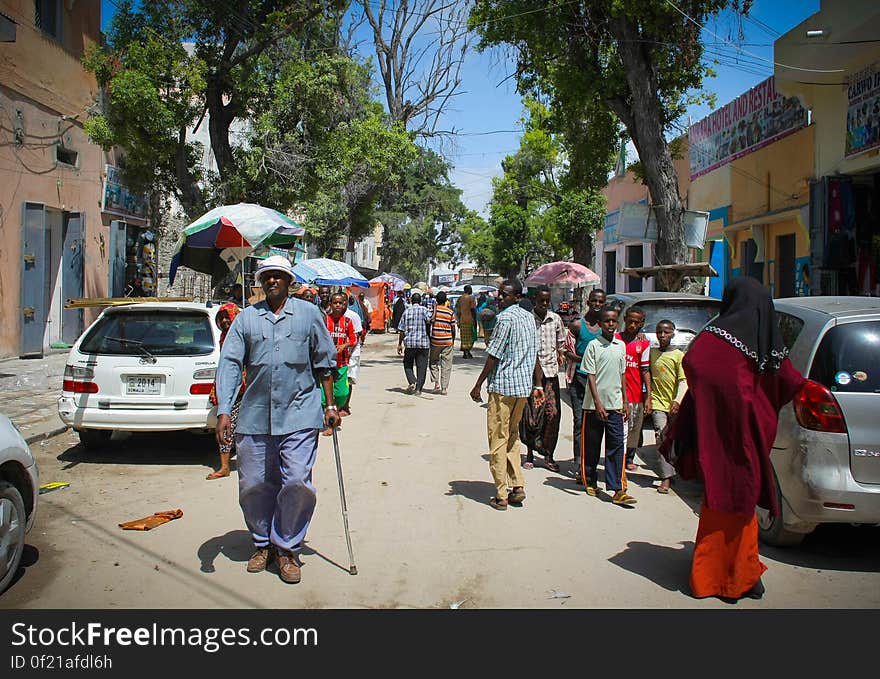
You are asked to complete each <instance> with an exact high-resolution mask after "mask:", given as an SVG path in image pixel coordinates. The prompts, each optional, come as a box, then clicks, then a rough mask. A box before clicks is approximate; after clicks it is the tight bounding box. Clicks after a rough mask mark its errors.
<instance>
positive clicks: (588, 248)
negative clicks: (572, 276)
mask: <svg viewBox="0 0 880 679" xmlns="http://www.w3.org/2000/svg"><path fill="white" fill-rule="evenodd" d="M571 255H572V256H571V259H572V261H573V262H575V263H576V264H583V265H584V266H585V267H587V268H588V269H592V268H593V235H592V234H590V233H586V234H584V235H583V236H582V237H581V238H578V239H577V240H576V241H575V242H574V243H573V244H572V248H571Z"/></svg>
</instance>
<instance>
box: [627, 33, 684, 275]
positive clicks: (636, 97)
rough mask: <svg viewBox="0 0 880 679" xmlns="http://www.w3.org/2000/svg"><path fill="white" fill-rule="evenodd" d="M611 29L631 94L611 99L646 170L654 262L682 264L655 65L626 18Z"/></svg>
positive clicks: (674, 179)
mask: <svg viewBox="0 0 880 679" xmlns="http://www.w3.org/2000/svg"><path fill="white" fill-rule="evenodd" d="M611 31H612V33H613V34H614V37H615V39H616V41H617V44H618V49H619V50H620V57H621V60H622V61H623V65H624V67H625V69H626V80H627V85H628V88H629V95H630V96H629V98H628V99H627V100H626V101H624V100H623V98H617V99H615V100H613V101H612V102H610V103H611V107H612V109H613V110H614V112H615V113H616V114H617V115H618V117H619V118H620V120H621V121H622V122H623V124H624V125H625V126H626V128H627V130H628V131H629V133H630V136H631V137H632V140H633V143H634V144H635V147H636V150H637V151H638V153H639V159H640V160H641V163H642V167H643V168H644V175H645V183H646V184H647V185H648V190H649V191H650V192H651V202H652V204H653V207H654V214H655V215H656V218H657V244H656V247H655V254H656V257H657V264H659V265H662V264H685V263H687V257H688V250H687V247H686V246H685V244H684V223H683V219H682V218H683V216H684V207H683V206H682V202H681V197H680V196H679V194H678V174H677V173H676V171H675V166H674V165H673V163H672V156H671V155H670V153H669V148H668V146H667V144H666V138H665V137H664V136H663V131H664V130H663V112H662V110H663V109H662V105H661V103H660V100H659V97H658V88H657V78H656V75H655V72H654V68H653V64H652V62H651V59H650V55H649V53H648V51H647V49H646V48H645V44H644V43H643V42H642V40H641V35H640V33H639V31H638V28H637V27H636V26H635V25H633V24H631V23H630V21H629V20H628V19H627V18H626V17H618V18H615V19H613V20H612V21H611ZM657 282H658V284H659V288H660V289H661V290H669V291H677V290H678V289H679V288H680V286H681V285H682V283H683V279H682V277H681V276H680V275H676V274H671V275H665V276H663V277H659V276H658V279H657Z"/></svg>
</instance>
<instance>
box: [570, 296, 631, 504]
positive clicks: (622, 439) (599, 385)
mask: <svg viewBox="0 0 880 679" xmlns="http://www.w3.org/2000/svg"><path fill="white" fill-rule="evenodd" d="M617 318H618V314H617V311H616V310H614V309H608V308H605V309H603V310H602V312H601V314H600V315H599V325H600V327H601V328H602V334H601V335H600V336H599V337H597V338H596V339H594V340H593V341H591V342H590V343H589V344H588V345H587V349H586V351H585V352H584V358H583V361H582V363H581V370H582V371H583V372H584V373H586V374H587V385H588V389H587V393H586V394H584V424H583V432H584V436H583V441H584V444H583V445H584V451H583V454H582V455H581V480H582V481H583V483H584V486H586V488H587V494H588V495H591V496H594V497H595V496H596V493H597V488H596V487H597V485H598V479H599V472H598V465H599V448H600V447H601V445H602V435H603V434H604V435H605V488H606V490H608V491H613V492H614V496H613V497H612V498H611V501H612V502H613V503H614V504H616V505H633V504H635V502H636V499H635V498H633V497H632V496H630V495H627V494H626V492H625V491H624V490H623V488H622V476H623V458H624V455H625V454H626V448H625V443H626V433H625V430H624V427H623V423H624V421H626V419H627V417H628V416H629V412H628V408H629V404H628V403H627V401H626V399H625V398H624V394H626V345H625V344H624V343H623V340H621V339H619V338H618V337H615V331H616V330H617Z"/></svg>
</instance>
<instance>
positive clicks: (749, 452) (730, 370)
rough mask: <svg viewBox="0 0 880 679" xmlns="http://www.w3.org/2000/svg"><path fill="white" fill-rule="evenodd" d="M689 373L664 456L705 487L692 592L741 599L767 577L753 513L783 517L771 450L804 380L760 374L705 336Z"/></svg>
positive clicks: (787, 368) (693, 350)
mask: <svg viewBox="0 0 880 679" xmlns="http://www.w3.org/2000/svg"><path fill="white" fill-rule="evenodd" d="M683 366H684V371H685V375H686V376H687V381H688V392H687V394H686V395H685V397H684V400H683V401H682V404H681V409H680V411H679V414H678V417H677V418H676V419H675V421H674V422H673V424H672V426H671V427H670V430H669V433H668V434H667V437H666V439H665V440H664V442H663V444H662V445H661V447H660V452H661V453H662V454H663V455H664V456H666V457H667V458H669V459H670V461H674V464H675V467H676V469H677V470H678V472H679V473H680V474H681V476H682V478H685V479H694V478H696V479H700V480H702V481H703V483H704V488H705V490H704V497H703V508H702V510H701V512H700V525H699V528H698V530H697V539H696V545H695V547H694V561H693V566H692V569H691V590H692V592H693V594H694V596H696V597H705V596H723V597H730V598H738V597H740V596H742V595H743V594H744V593H745V592H747V591H748V590H749V589H750V588H751V587H752V586H753V585H754V584H755V583H756V582H757V581H758V579H759V578H760V577H761V574H762V573H763V572H764V571H765V570H766V567H765V566H764V565H763V564H762V563H761V562H760V561H759V559H758V530H757V520H756V518H755V506H756V505H760V506H761V507H765V508H766V509H768V510H769V511H770V513H771V515H774V516H775V515H777V514H778V513H779V507H778V503H777V499H776V487H775V482H774V480H773V469H772V465H771V462H770V449H771V446H772V445H773V440H774V439H775V438H776V428H777V424H778V417H779V410H780V408H782V406H784V405H785V404H786V403H788V402H789V401H790V400H791V399H792V398H793V397H794V395H795V394H796V393H797V391H798V390H799V389H800V388H801V386H802V385H803V383H804V378H803V377H802V376H801V375H800V373H798V371H797V370H795V369H794V367H793V366H792V365H791V362H790V361H789V360H788V359H784V360H783V362H782V365H781V366H780V368H779V370H778V371H776V372H771V371H768V372H764V373H759V372H757V370H756V367H755V362H754V361H753V360H751V359H749V358H747V357H746V356H745V355H744V354H743V353H742V352H741V351H740V350H739V349H737V348H736V347H734V346H733V345H731V344H729V343H728V342H726V341H725V340H723V339H721V338H720V337H717V336H716V335H713V334H711V333H706V332H704V333H701V334H700V335H698V336H697V338H696V339H695V340H694V342H693V344H692V345H691V346H690V348H689V350H688V352H687V354H686V355H685V358H684V363H683ZM673 443H674V451H675V454H674V455H672V454H671V452H672V447H673Z"/></svg>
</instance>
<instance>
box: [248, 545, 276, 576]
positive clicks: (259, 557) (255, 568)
mask: <svg viewBox="0 0 880 679" xmlns="http://www.w3.org/2000/svg"><path fill="white" fill-rule="evenodd" d="M271 560H272V549H271V547H257V551H256V552H254V554H253V556H252V557H251V558H250V559H248V563H247V572H248V573H260V572H262V571H264V570H266V566H268V565H269V562H270V561H271Z"/></svg>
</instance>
